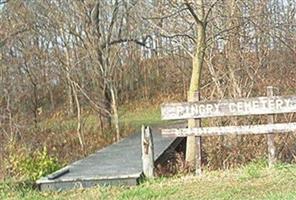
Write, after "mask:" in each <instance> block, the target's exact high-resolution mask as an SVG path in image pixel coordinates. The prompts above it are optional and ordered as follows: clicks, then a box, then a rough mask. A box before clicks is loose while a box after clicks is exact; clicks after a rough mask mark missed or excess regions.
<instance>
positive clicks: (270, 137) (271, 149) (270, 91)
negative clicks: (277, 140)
mask: <svg viewBox="0 0 296 200" xmlns="http://www.w3.org/2000/svg"><path fill="white" fill-rule="evenodd" d="M267 96H269V97H271V96H274V87H272V86H269V87H267ZM268 123H269V124H273V123H274V115H273V114H271V115H269V116H268ZM267 146H268V166H269V167H272V166H273V165H274V164H275V162H276V156H275V144H274V134H273V133H270V134H267Z"/></svg>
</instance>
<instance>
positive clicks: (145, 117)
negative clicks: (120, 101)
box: [119, 105, 162, 128]
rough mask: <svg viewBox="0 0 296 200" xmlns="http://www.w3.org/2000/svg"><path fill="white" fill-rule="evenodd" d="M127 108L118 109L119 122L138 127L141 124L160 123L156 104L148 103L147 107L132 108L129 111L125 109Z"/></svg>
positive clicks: (158, 109)
mask: <svg viewBox="0 0 296 200" xmlns="http://www.w3.org/2000/svg"><path fill="white" fill-rule="evenodd" d="M128 109H129V108H125V107H123V108H121V110H120V113H119V114H120V123H122V124H125V125H129V126H131V127H133V128H139V127H141V125H143V124H144V125H150V126H151V125H159V124H161V123H162V121H161V118H160V108H159V107H158V106H151V105H148V106H147V107H140V108H134V109H133V110H131V111H127V110H128Z"/></svg>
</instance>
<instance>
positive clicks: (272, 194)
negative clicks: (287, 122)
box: [0, 161, 296, 200]
mask: <svg viewBox="0 0 296 200" xmlns="http://www.w3.org/2000/svg"><path fill="white" fill-rule="evenodd" d="M0 199H41V200H42V199H44V200H49V199H110V200H111V199H118V200H130V199H132V200H137V199H139V200H140V199H177V200H190V199H192V200H193V199H242V200H245V199H263V200H275V199H287V200H288V199H296V166H295V165H277V166H276V167H274V168H272V169H268V168H266V164H265V162H263V161H259V162H254V163H251V164H249V165H247V166H245V167H242V168H240V169H236V170H229V171H213V172H204V174H203V176H201V177H194V176H183V177H173V178H158V179H155V180H150V181H145V182H144V183H142V184H141V185H139V186H134V187H97V188H92V189H79V190H73V191H68V192H58V193H41V192H38V191H36V190H33V189H28V188H27V189H26V188H25V187H24V188H22V187H12V186H11V185H7V184H6V185H5V184H2V185H1V186H0Z"/></svg>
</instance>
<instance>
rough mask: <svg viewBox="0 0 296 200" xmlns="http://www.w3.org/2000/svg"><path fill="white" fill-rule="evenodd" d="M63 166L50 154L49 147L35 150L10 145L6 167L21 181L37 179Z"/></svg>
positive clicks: (10, 173)
mask: <svg viewBox="0 0 296 200" xmlns="http://www.w3.org/2000/svg"><path fill="white" fill-rule="evenodd" d="M59 168H61V165H60V164H59V162H58V160H57V159H56V158H54V157H51V156H49V154H48V151H47V148H46V147H44V148H43V149H42V150H37V151H34V152H30V151H28V150H27V149H26V148H15V147H10V151H9V153H8V156H7V158H6V169H7V171H8V173H9V175H11V176H12V177H13V178H16V179H18V180H20V181H35V180H37V179H38V178H40V177H42V176H46V175H48V174H50V173H51V172H53V171H56V170H57V169H59Z"/></svg>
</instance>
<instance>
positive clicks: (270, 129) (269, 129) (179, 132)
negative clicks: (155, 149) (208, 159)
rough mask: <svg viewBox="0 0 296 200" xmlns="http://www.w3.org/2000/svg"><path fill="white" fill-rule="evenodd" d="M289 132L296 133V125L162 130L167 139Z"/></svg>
mask: <svg viewBox="0 0 296 200" xmlns="http://www.w3.org/2000/svg"><path fill="white" fill-rule="evenodd" d="M288 132H296V123H279V124H264V125H249V126H225V127H204V128H179V129H178V128H175V129H162V135H163V136H166V137H170V136H174V137H187V136H218V135H220V136H221V135H245V134H268V133H288Z"/></svg>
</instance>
